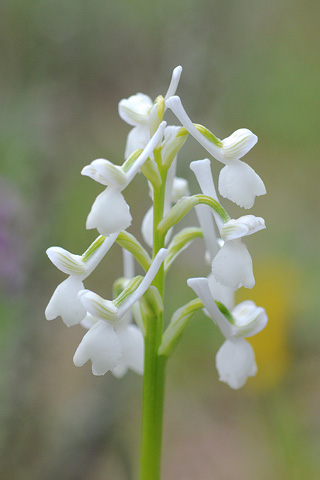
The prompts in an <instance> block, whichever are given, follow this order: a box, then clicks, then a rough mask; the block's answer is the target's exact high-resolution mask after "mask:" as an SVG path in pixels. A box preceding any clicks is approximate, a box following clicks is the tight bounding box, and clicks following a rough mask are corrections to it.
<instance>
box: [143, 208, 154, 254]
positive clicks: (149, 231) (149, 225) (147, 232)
mask: <svg viewBox="0 0 320 480" xmlns="http://www.w3.org/2000/svg"><path fill="white" fill-rule="evenodd" d="M141 233H142V237H143V240H144V241H145V242H146V244H147V245H148V246H149V247H151V248H152V244H153V207H150V208H149V210H147V212H146V214H145V216H144V217H143V220H142V225H141Z"/></svg>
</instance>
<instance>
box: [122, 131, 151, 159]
mask: <svg viewBox="0 0 320 480" xmlns="http://www.w3.org/2000/svg"><path fill="white" fill-rule="evenodd" d="M149 140H150V132H149V127H148V125H139V126H137V127H134V128H132V129H131V130H130V132H129V133H128V136H127V144H126V149H125V153H124V157H125V158H128V157H130V155H131V153H133V152H134V151H135V150H143V149H144V148H145V146H146V145H147V143H148V142H149Z"/></svg>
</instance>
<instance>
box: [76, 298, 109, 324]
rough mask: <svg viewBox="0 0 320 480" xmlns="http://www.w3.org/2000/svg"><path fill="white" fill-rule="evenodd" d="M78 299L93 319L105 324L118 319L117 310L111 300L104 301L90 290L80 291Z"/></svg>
mask: <svg viewBox="0 0 320 480" xmlns="http://www.w3.org/2000/svg"><path fill="white" fill-rule="evenodd" d="M78 297H79V299H80V301H81V303H82V304H83V306H84V308H85V309H86V310H87V312H89V313H90V314H91V315H92V316H93V317H95V318H99V319H101V320H105V321H106V322H115V321H116V320H117V319H118V313H119V310H118V308H117V307H116V306H115V305H114V304H113V302H112V301H111V300H105V299H104V298H102V297H100V295H97V294H96V293H94V292H92V291H91V290H81V291H80V292H79V294H78Z"/></svg>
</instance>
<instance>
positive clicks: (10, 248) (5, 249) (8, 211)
mask: <svg viewBox="0 0 320 480" xmlns="http://www.w3.org/2000/svg"><path fill="white" fill-rule="evenodd" d="M25 219H26V216H25V208H24V205H23V202H22V199H21V198H20V196H19V194H18V192H17V191H16V190H15V188H14V187H13V186H12V185H10V184H9V183H8V182H7V181H5V180H4V179H0V291H1V290H3V291H4V292H5V293H6V294H15V293H18V292H19V291H21V288H22V286H23V284H24V277H25V274H24V273H25V272H24V270H25V265H26V258H27V251H26V246H25V242H23V241H22V238H24V235H23V232H22V230H24V225H25Z"/></svg>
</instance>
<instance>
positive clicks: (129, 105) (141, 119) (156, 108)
mask: <svg viewBox="0 0 320 480" xmlns="http://www.w3.org/2000/svg"><path fill="white" fill-rule="evenodd" d="M181 72H182V67H180V66H179V67H176V68H175V69H174V70H173V72H172V77H171V81H170V85H169V88H168V91H167V93H166V95H165V97H162V96H161V95H160V96H159V97H157V98H156V99H155V101H154V102H153V101H152V99H151V98H150V97H149V96H148V95H145V94H143V93H137V94H136V95H132V96H131V97H129V98H125V99H122V100H120V102H119V107H118V110H119V115H120V117H121V118H122V120H124V121H125V122H126V123H128V124H129V125H132V126H133V127H134V128H133V129H132V130H131V131H130V132H129V135H128V139H127V145H126V149H125V158H128V156H129V155H130V154H131V153H132V152H133V151H134V150H136V149H138V148H144V146H145V145H146V144H147V143H148V141H149V139H150V135H153V133H154V131H155V130H156V129H157V127H158V125H159V123H160V122H161V121H162V118H163V114H164V111H165V109H166V102H167V100H168V99H169V98H170V97H171V96H172V95H175V93H176V90H177V88H178V84H179V80H180V76H181Z"/></svg>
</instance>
